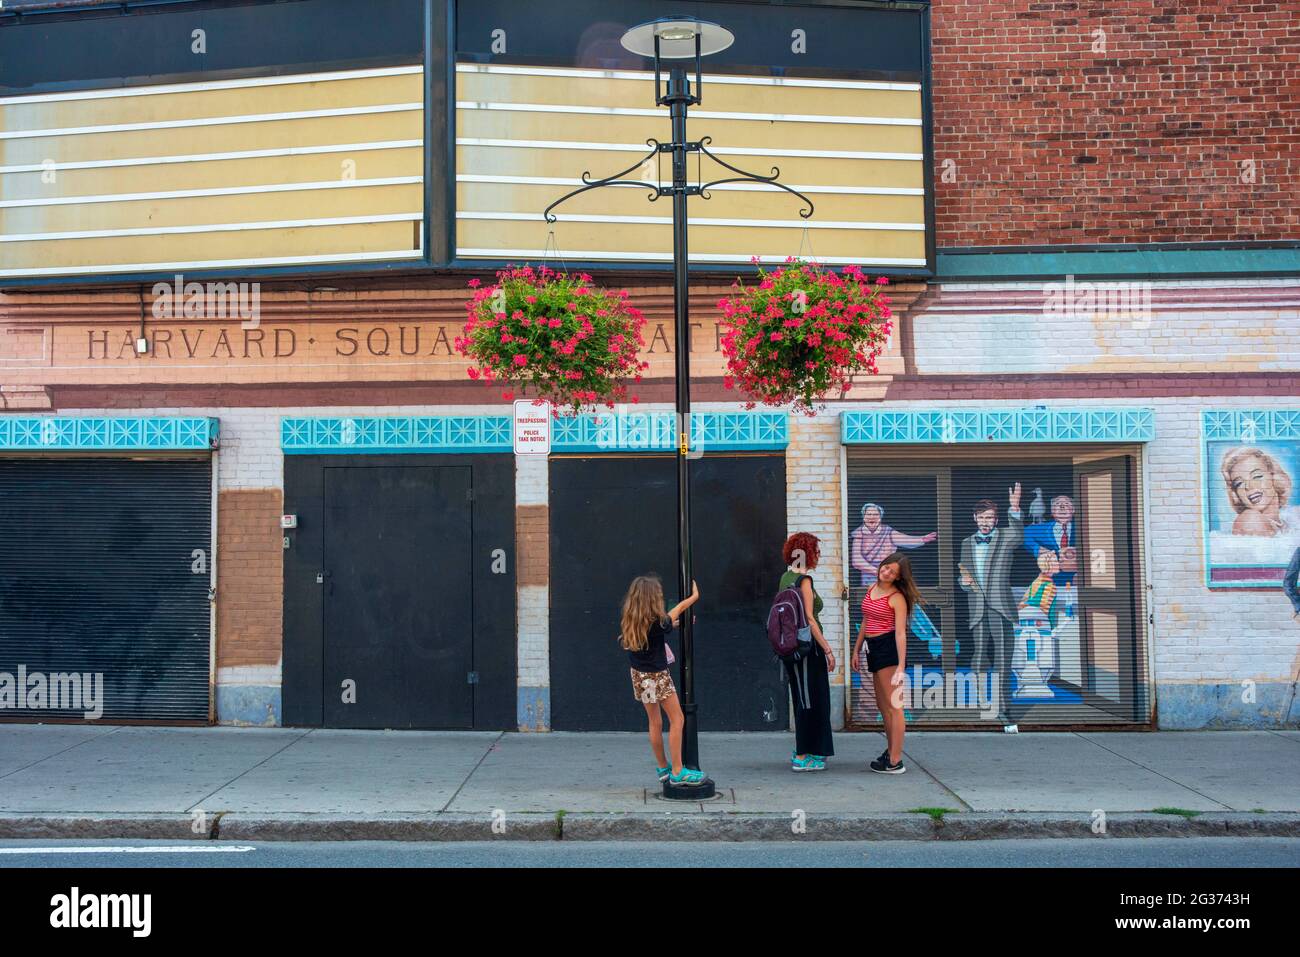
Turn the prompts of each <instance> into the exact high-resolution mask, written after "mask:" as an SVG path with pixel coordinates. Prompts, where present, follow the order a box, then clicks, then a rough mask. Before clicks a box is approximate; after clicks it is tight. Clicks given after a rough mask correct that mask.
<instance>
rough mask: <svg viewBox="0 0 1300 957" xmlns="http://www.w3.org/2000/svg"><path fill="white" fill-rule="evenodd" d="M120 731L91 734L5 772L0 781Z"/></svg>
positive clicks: (114, 729)
mask: <svg viewBox="0 0 1300 957" xmlns="http://www.w3.org/2000/svg"><path fill="white" fill-rule="evenodd" d="M121 730H122V727H121V726H119V727H116V728H113V729H112V730H111V731H102V732H100V733H99V734H92V735H91V736H90V737H88V738H83V739H82V740H81V741H78V742H77V743H76V744H70V745H68V746H67V747H66V748H64V749H63V750H62V751H55V752H54V753H53V754H47V755H45V757H43V758H37V759H36V760H35V761H33V762H32V763H31V764H24V765H23V766H22V767H20V768H14V769H13V770H12V771H6V772H5V773H4V774H0V780H3V779H4V778H7V777H9V776H10V775H11V774H17V773H18V772H19V771H26V770H27V769H28V768H34V767H36V765H38V764H42V763H44V762H46V761H48V760H50V759H51V758H57V757H58V756H59V755H60V754H67V753H68V752H69V751H71V750H72V749H73V748H79V747H81V746H82V745H83V744H89V743H90V742H91V741H98V740H99V739H100V738H106V737H108V736H109V735H110V734H117V733H118V732H119V731H121Z"/></svg>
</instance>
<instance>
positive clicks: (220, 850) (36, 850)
mask: <svg viewBox="0 0 1300 957" xmlns="http://www.w3.org/2000/svg"><path fill="white" fill-rule="evenodd" d="M255 850H257V848H255V847H252V846H251V845H244V844H231V845H227V846H221V847H209V846H207V845H206V844H195V845H193V846H189V845H184V844H181V845H176V846H171V845H166V846H163V847H0V854H243V853H244V852H245V851H255Z"/></svg>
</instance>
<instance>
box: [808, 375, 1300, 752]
mask: <svg viewBox="0 0 1300 957" xmlns="http://www.w3.org/2000/svg"><path fill="white" fill-rule="evenodd" d="M1123 402H1124V399H1123V397H1122V396H1113V395H1112V396H1105V397H1101V398H1098V399H1083V400H1080V399H1074V400H1070V401H1069V402H1064V403H1048V405H1049V406H1050V405H1053V404H1064V405H1069V406H1087V405H1097V404H1104V405H1115V404H1117V403H1123ZM1026 404H1028V403H1025V402H1023V401H1022V402H980V403H979V405H980V406H981V407H986V406H995V407H1003V406H1004V407H1008V408H1013V407H1023V406H1025V405H1026ZM1132 404H1135V405H1141V406H1144V407H1149V408H1153V409H1155V411H1156V438H1155V440H1154V441H1152V442H1150V443H1148V444H1147V445H1146V446H1145V447H1144V451H1143V471H1144V485H1145V498H1146V500H1147V509H1148V524H1147V529H1146V549H1147V554H1148V564H1147V574H1146V576H1145V577H1146V579H1147V581H1148V582H1149V583H1150V586H1151V588H1150V591H1149V592H1148V605H1149V610H1150V611H1151V612H1152V613H1153V615H1154V619H1155V621H1154V625H1152V626H1151V627H1150V635H1149V639H1148V640H1149V642H1150V645H1151V648H1152V680H1153V681H1154V682H1155V684H1156V686H1157V690H1156V698H1157V709H1158V712H1159V721H1160V725H1161V727H1205V726H1210V727H1214V726H1256V725H1265V726H1268V725H1273V724H1276V723H1278V722H1279V721H1282V720H1285V718H1284V715H1285V713H1286V712H1287V710H1288V709H1289V711H1290V719H1289V720H1290V721H1291V723H1293V724H1294V723H1295V721H1296V717H1297V715H1296V705H1295V701H1294V688H1295V681H1296V673H1297V669H1298V668H1300V631H1298V630H1297V627H1296V623H1295V621H1294V620H1293V619H1292V617H1291V608H1290V605H1289V603H1288V602H1287V599H1286V598H1285V596H1283V595H1282V593H1281V591H1280V590H1274V589H1240V590H1219V589H1216V590H1214V591H1211V590H1210V589H1209V588H1207V587H1206V586H1205V573H1204V565H1203V561H1204V556H1203V546H1202V528H1201V503H1202V498H1201V496H1202V485H1203V483H1202V478H1201V461H1200V459H1201V438H1200V436H1201V426H1200V416H1201V412H1202V410H1203V409H1206V408H1248V409H1269V408H1294V407H1295V406H1296V404H1297V403H1296V401H1295V400H1294V399H1291V398H1278V397H1277V396H1239V397H1233V398H1230V399H1217V398H1216V399H1214V400H1208V401H1198V400H1191V401H1189V400H1187V399H1181V398H1177V399H1175V398H1170V399H1144V400H1141V401H1139V402H1134V403H1132ZM935 407H939V408H942V407H949V406H946V405H944V404H940V403H921V402H897V403H893V402H891V403H889V408H891V409H899V410H905V409H923V408H935ZM968 407H969V406H968ZM854 408H861V409H872V408H875V409H879V408H880V406H879V405H873V404H856V403H855V404H846V405H843V406H837V408H836V412H840V411H848V410H851V409H854ZM838 440H839V431H838V418H837V416H835V415H833V414H827V415H821V416H818V417H817V418H815V419H805V418H799V419H792V420H791V446H790V450H789V452H788V456H789V457H788V459H787V475H789V476H791V478H790V479H789V489H790V492H789V494H790V500H789V502H788V506H787V511H788V514H789V516H790V527H791V529H795V528H805V529H806V530H808V531H812V532H813V533H814V534H816V535H817V536H818V537H820V538H821V539H822V547H823V549H824V553H823V555H824V557H823V572H822V576H821V577H819V579H818V587H819V590H821V591H822V593H823V595H826V594H827V593H828V592H829V588H828V587H827V583H829V581H830V580H831V567H830V566H831V565H832V563H833V565H834V569H835V571H834V576H835V578H834V580H835V582H836V584H835V588H836V589H838V588H839V587H840V578H841V568H842V562H843V554H844V532H843V528H842V523H841V520H840V497H839V493H838V490H837V491H836V492H835V493H834V494H833V495H832V494H831V493H830V492H829V490H828V489H827V488H826V482H827V480H828V478H830V477H833V478H835V480H836V482H837V488H838V476H837V475H835V473H834V471H833V470H834V468H835V466H833V465H831V464H830V462H829V461H828V460H829V448H828V447H829V446H830V445H831V444H835V445H836V447H838ZM835 461H836V462H838V457H836V459H835ZM795 475H799V476H801V479H796V478H793V476H795ZM800 486H807V487H805V488H800ZM832 555H833V556H834V557H833V558H832V557H830V556H832ZM827 604H828V609H829V607H830V602H828V603H827ZM838 608H839V606H838V603H837V611H836V613H835V614H836V617H835V618H834V619H833V620H834V624H832V623H831V621H832V619H831V618H830V616H829V615H828V616H827V618H826V625H827V629H828V630H833V631H834V632H835V634H836V635H842V634H843V623H842V621H843V618H842V611H840V610H838ZM833 640H837V639H833ZM1244 681H1249V682H1253V683H1254V684H1255V685H1256V686H1257V689H1256V693H1257V695H1258V697H1257V700H1256V701H1254V702H1249V701H1242V700H1240V699H1241V692H1242V691H1243V690H1245V689H1244V688H1243V686H1242V682H1244Z"/></svg>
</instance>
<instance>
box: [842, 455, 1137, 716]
mask: <svg viewBox="0 0 1300 957" xmlns="http://www.w3.org/2000/svg"><path fill="white" fill-rule="evenodd" d="M1115 468H1116V466H1114V465H1113V464H1107V465H1103V464H1100V463H1094V462H1086V461H1081V462H1080V463H1079V464H1076V463H1074V462H1071V461H1068V460H1067V461H1058V462H1047V461H1026V462H1024V463H1023V464H1019V463H1015V462H1010V461H1008V462H1006V463H998V464H990V465H969V466H935V467H934V468H933V469H929V468H926V467H923V466H919V465H917V466H912V467H909V468H907V469H906V470H904V469H902V468H898V469H891V468H890V466H888V465H884V464H882V465H879V466H872V467H869V468H862V469H854V468H852V467H851V468H850V478H849V503H848V504H849V514H850V515H851V516H855V517H859V518H860V521H861V524H859V525H858V527H857V528H855V529H850V530H848V532H849V540H850V549H849V556H850V564H851V566H852V569H853V575H852V576H851V579H850V580H851V586H850V589H849V593H850V595H849V597H850V620H851V625H852V629H853V631H852V634H854V635H856V633H857V628H858V627H859V625H860V624H861V602H862V598H863V596H864V595H865V593H866V591H867V588H868V587H869V586H870V585H871V584H872V583H874V582H875V581H876V574H877V566H878V564H879V562H880V561H881V560H882V559H883V558H884V557H885V556H886V555H888V554H889V553H890V552H891V551H893V550H895V549H897V548H902V549H907V550H908V552H909V558H910V560H911V563H912V568H913V573H914V577H915V579H916V583H917V585H918V587H919V589H920V591H921V595H922V598H923V601H924V605H922V606H919V607H918V608H917V610H916V611H915V612H914V613H913V615H912V617H911V619H910V621H909V635H908V642H907V663H906V672H907V683H906V685H905V688H904V694H905V695H906V697H905V700H904V704H905V706H907V707H906V710H907V712H908V720H910V721H917V720H922V721H925V720H929V721H943V722H958V723H967V722H980V721H985V722H997V723H1008V722H1016V723H1018V722H1021V721H1026V720H1028V721H1030V723H1037V722H1042V721H1048V722H1051V721H1056V722H1059V723H1073V722H1086V721H1089V720H1092V719H1097V720H1102V721H1114V720H1116V719H1119V720H1138V719H1140V717H1141V715H1139V714H1137V713H1135V705H1134V703H1133V702H1134V700H1135V699H1136V698H1138V697H1140V694H1138V693H1135V691H1134V687H1135V681H1136V680H1139V679H1135V676H1134V674H1135V671H1134V668H1133V667H1132V666H1131V661H1132V660H1133V659H1134V658H1135V657H1136V656H1137V654H1136V652H1137V642H1138V640H1139V636H1138V634H1137V632H1136V625H1135V617H1136V616H1135V613H1134V610H1133V608H1134V601H1135V595H1134V582H1133V580H1132V573H1131V570H1130V566H1129V564H1128V563H1127V561H1126V560H1123V559H1122V556H1117V555H1116V554H1114V553H1115V551H1116V549H1117V548H1118V549H1120V550H1122V551H1123V552H1124V553H1125V554H1127V553H1128V551H1129V550H1130V548H1131V546H1132V544H1133V543H1132V542H1131V541H1129V539H1130V538H1131V533H1130V532H1129V528H1130V526H1129V525H1128V511H1129V510H1130V509H1131V507H1132V503H1131V502H1130V500H1129V495H1128V490H1127V485H1126V484H1125V483H1123V482H1122V481H1120V480H1113V479H1112V477H1111V476H1112V474H1113V472H1112V471H1107V470H1108V469H1109V470H1113V469H1115ZM891 473H892V474H891ZM926 473H929V474H926ZM1103 489H1104V490H1105V494H1104V495H1102V494H1100V493H1101V491H1102V490H1103ZM1080 494H1082V495H1083V496H1084V498H1083V502H1086V503H1087V508H1086V509H1085V507H1084V505H1083V504H1082V502H1081V501H1080V498H1079V495H1080ZM887 515H889V516H895V515H896V516H898V517H897V518H896V519H895V520H894V521H893V522H892V523H890V522H887V521H886V516H887ZM900 529H907V531H906V532H904V531H900ZM929 529H934V531H929ZM1085 542H1086V544H1087V547H1088V548H1089V553H1090V559H1091V561H1090V562H1088V563H1083V562H1081V561H1080V557H1079V556H1080V555H1081V554H1082V551H1081V549H1082V548H1083V546H1084V544H1085ZM1085 565H1086V566H1087V567H1084V566H1085ZM1083 591H1087V592H1088V594H1089V595H1090V598H1089V601H1090V603H1091V604H1090V606H1089V607H1090V608H1091V610H1092V612H1093V616H1094V617H1093V618H1092V619H1091V624H1092V635H1091V640H1085V637H1084V630H1085V628H1084V626H1085V622H1086V612H1087V610H1088V609H1085V607H1084V602H1083V601H1082V600H1081V597H1080V593H1081V592H1083ZM863 667H864V668H865V666H863ZM864 677H865V675H864V674H862V673H859V674H855V675H854V676H853V682H852V697H851V722H852V723H853V724H856V725H864V724H865V725H871V724H876V723H878V722H879V720H880V718H879V713H878V711H877V708H876V702H875V698H874V694H873V692H872V689H871V683H870V681H864V680H863V678H864Z"/></svg>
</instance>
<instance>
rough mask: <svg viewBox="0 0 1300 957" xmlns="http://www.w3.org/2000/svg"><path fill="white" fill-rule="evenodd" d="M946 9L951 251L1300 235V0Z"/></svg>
mask: <svg viewBox="0 0 1300 957" xmlns="http://www.w3.org/2000/svg"><path fill="white" fill-rule="evenodd" d="M932 11H933V12H932V53H933V81H934V97H933V107H934V149H935V156H934V160H935V169H934V176H935V207H936V231H937V239H938V244H939V245H940V246H941V247H945V246H995V245H1041V244H1057V243H1131V242H1202V241H1210V240H1269V239H1294V238H1295V237H1296V235H1297V232H1298V230H1300V202H1297V198H1298V190H1300V187H1298V186H1297V184H1298V183H1300V175H1298V174H1300V160H1297V159H1296V145H1297V143H1300V128H1298V127H1297V125H1296V123H1295V116H1296V114H1297V112H1298V111H1300V4H1296V3H1295V2H1293V0H1279V2H1240V0H1229V2H1224V0H1159V2H1154V3H1153V2H1151V0H934V2H933V4H932ZM1252 164H1253V165H1252Z"/></svg>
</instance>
